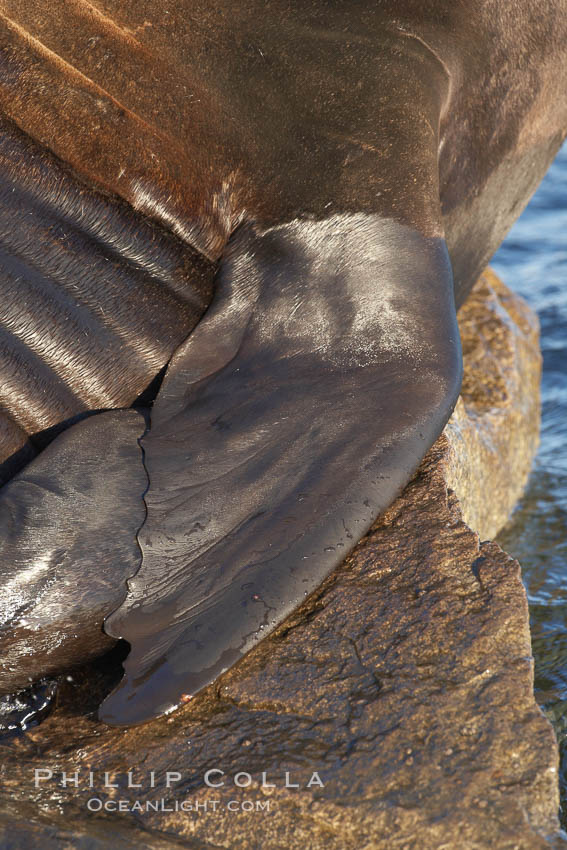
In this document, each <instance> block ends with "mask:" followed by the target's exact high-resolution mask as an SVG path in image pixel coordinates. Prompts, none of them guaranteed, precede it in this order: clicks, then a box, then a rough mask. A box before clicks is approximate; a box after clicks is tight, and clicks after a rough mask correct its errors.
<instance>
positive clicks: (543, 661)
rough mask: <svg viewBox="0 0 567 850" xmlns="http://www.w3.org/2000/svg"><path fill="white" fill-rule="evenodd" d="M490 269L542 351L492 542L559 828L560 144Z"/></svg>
mask: <svg viewBox="0 0 567 850" xmlns="http://www.w3.org/2000/svg"><path fill="white" fill-rule="evenodd" d="M491 265H492V267H493V268H494V270H495V271H496V272H497V274H498V275H499V276H500V277H501V278H502V280H503V281H504V282H505V283H506V284H507V285H508V286H510V288H511V289H513V290H514V291H515V292H518V293H519V294H520V295H522V296H523V297H524V298H525V299H526V300H527V301H528V302H529V304H530V305H531V306H532V307H533V308H534V309H535V310H536V312H537V314H538V316H539V320H540V324H541V347H542V352H543V378H542V429H541V444H540V449H539V452H538V455H537V458H536V461H535V464H534V468H533V470H532V474H531V477H530V480H529V484H528V487H527V489H526V492H525V495H524V497H523V499H522V501H521V502H520V504H519V505H518V506H517V508H516V510H515V512H514V514H513V516H512V518H511V521H510V522H509V523H508V525H507V526H506V528H505V529H504V530H503V532H501V534H500V535H499V537H498V542H499V543H500V545H501V546H502V548H503V549H505V550H506V551H507V552H509V554H510V555H513V556H514V557H516V558H518V560H519V561H520V564H521V565H522V572H523V578H524V584H525V586H526V590H527V593H528V599H529V603H530V617H531V630H532V648H533V654H534V658H535V676H536V679H535V695H536V699H537V701H538V703H539V705H540V706H541V707H542V709H543V710H544V712H545V713H546V714H547V716H548V717H549V719H550V720H551V722H552V724H553V726H554V729H555V731H556V734H557V738H558V741H559V747H560V753H561V769H560V785H561V802H562V812H561V816H562V822H563V826H564V827H566V826H567V143H566V144H565V145H564V146H563V148H562V149H561V150H560V152H559V154H558V155H557V157H556V159H555V162H554V163H553V165H552V166H551V169H550V170H549V171H548V173H547V175H546V177H545V179H544V180H543V183H542V184H541V186H540V187H539V189H538V191H537V192H536V194H535V195H534V196H533V198H532V200H531V201H530V203H529V205H528V207H527V208H526V210H525V211H524V213H523V214H522V216H521V218H520V219H519V220H518V221H517V222H516V224H515V225H514V227H513V229H512V230H511V231H510V233H509V234H508V237H507V238H506V240H505V242H504V243H503V244H502V246H501V248H500V250H499V251H498V253H497V254H496V255H495V256H494V258H493V260H492V263H491Z"/></svg>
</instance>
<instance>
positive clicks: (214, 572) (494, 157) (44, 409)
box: [0, 0, 567, 725]
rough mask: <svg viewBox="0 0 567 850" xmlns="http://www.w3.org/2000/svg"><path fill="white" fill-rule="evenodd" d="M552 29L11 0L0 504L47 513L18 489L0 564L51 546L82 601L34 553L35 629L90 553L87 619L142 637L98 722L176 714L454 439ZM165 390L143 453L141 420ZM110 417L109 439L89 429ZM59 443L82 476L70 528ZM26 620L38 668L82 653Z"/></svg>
mask: <svg viewBox="0 0 567 850" xmlns="http://www.w3.org/2000/svg"><path fill="white" fill-rule="evenodd" d="M566 13H567V5H566V3H565V2H563V1H562V0H554V2H551V3H549V4H547V5H546V7H545V14H543V13H542V10H541V6H540V5H539V4H537V3H536V2H535V0H522V2H520V3H518V2H514V3H512V2H511V0H505V2H496V0H493V2H491V1H490V0H489V2H487V3H486V2H483V3H477V2H472V3H471V2H466V3H465V2H464V0H458V2H451V3H449V2H439V0H438V2H425V3H424V2H417V0H415V2H411V0H407V1H406V0H404V2H402V3H400V2H393V0H392V2H382V3H376V2H364V0H363V2H360V3H356V4H352V3H351V2H348V3H347V2H339V0H336V2H333V3H324V2H322V0H312V2H304V3H293V4H290V3H288V2H281V0H273V2H269V3H265V2H262V3H259V2H256V0H251V2H247V3H239V4H226V3H223V2H215V3H210V2H207V3H203V4H201V3H188V2H187V0H174V2H172V3H169V4H168V9H167V10H163V9H161V8H160V9H157V8H156V7H155V4H153V3H145V2H142V3H140V2H136V3H133V2H129V0H104V2H97V3H95V4H90V3H78V2H77V3H75V2H72V3H64V2H63V0H57V1H56V2H55V3H53V2H50V3H49V4H44V3H37V2H33V3H32V2H28V0H13V2H10V0H4V2H2V4H1V14H2V16H3V17H2V19H1V27H0V39H1V43H2V49H3V60H2V66H1V70H0V81H1V85H0V110H1V113H2V115H3V122H4V123H3V127H2V134H1V140H0V172H1V174H2V177H3V188H2V194H1V195H0V200H1V207H0V248H1V252H2V253H1V256H0V260H1V262H0V269H1V273H0V287H1V290H2V295H3V299H2V301H3V304H4V306H3V308H2V310H3V313H2V314H1V315H0V322H1V326H0V327H1V332H0V370H1V372H2V375H3V384H2V386H3V387H4V388H5V389H3V390H2V393H3V394H2V395H0V404H1V412H2V420H1V431H0V445H1V447H2V458H3V460H4V464H3V474H4V477H5V480H9V479H10V478H11V476H13V475H14V474H16V478H15V479H13V481H11V482H10V483H9V484H8V485H6V486H5V487H4V488H3V489H2V490H0V510H3V511H6V510H14V508H13V502H14V496H13V495H11V494H13V493H14V492H16V493H17V492H18V486H20V487H21V489H23V490H24V491H25V490H26V488H25V487H23V485H18V484H17V482H18V481H21V480H24V479H23V478H22V476H27V477H28V479H29V478H30V476H31V477H32V478H33V479H34V480H37V481H39V487H38V495H37V499H38V505H39V504H40V503H41V504H43V503H45V500H46V496H45V493H47V494H48V495H49V493H52V492H55V493H57V494H59V495H58V498H59V501H58V502H57V503H56V504H55V502H54V508H53V510H48V511H45V510H44V511H39V510H35V509H34V507H33V504H31V503H30V506H29V509H28V510H27V512H24V514H23V515H22V519H21V521H19V522H20V525H18V535H19V536H20V537H21V539H22V540H25V541H28V540H33V541H37V551H36V552H34V553H33V556H32V555H31V554H30V555H29V556H28V555H27V552H28V549H27V548H26V546H27V545H28V544H27V543H26V546H24V547H23V548H22V549H21V551H18V552H17V553H16V554H17V557H15V558H14V556H13V554H12V550H9V548H8V549H7V548H6V547H7V546H8V547H9V546H12V547H13V545H14V539H16V544H15V545H16V548H17V547H18V545H19V544H18V542H17V540H18V539H19V538H18V537H16V538H12V539H8V541H7V542H6V543H5V544H4V550H3V556H4V558H3V561H0V570H1V571H2V574H3V575H4V577H5V581H6V582H7V583H9V582H12V583H14V582H16V584H17V582H18V581H20V583H21V574H22V572H23V571H24V570H26V569H28V570H29V569H30V560H33V563H35V564H38V563H39V564H40V565H41V564H43V565H45V564H49V565H51V564H52V563H54V562H52V561H49V559H47V561H46V554H45V551H44V549H45V546H46V544H45V543H44V542H43V541H44V540H48V539H51V538H50V535H51V537H54V538H56V539H57V541H58V545H60V547H61V551H60V552H59V554H58V557H61V558H63V559H64V561H65V563H69V565H70V566H72V564H73V563H75V564H76V576H75V581H76V586H74V587H72V586H71V585H69V584H64V583H63V582H61V581H57V570H56V569H55V567H52V566H46V567H45V576H43V577H42V582H43V584H42V585H41V586H42V588H44V585H45V582H47V585H45V586H47V591H45V590H42V592H46V593H48V594H49V595H50V597H49V598H50V605H51V608H50V611H52V612H53V613H52V615H51V623H50V624H45V629H47V630H49V629H58V628H59V622H61V623H63V624H64V614H63V612H64V611H65V610H66V609H68V607H69V602H70V600H71V599H72V598H73V596H78V597H80V598H87V599H88V598H89V587H90V586H91V584H92V581H93V579H92V569H91V570H90V571H89V570H88V569H87V568H86V567H85V565H86V564H87V563H88V562H89V561H90V562H91V563H92V562H93V560H94V562H96V560H97V559H99V560H100V561H102V562H103V563H104V567H105V569H104V581H103V582H101V587H102V596H103V597H104V598H103V599H102V605H101V604H100V603H101V599H100V594H99V595H98V596H97V604H96V607H95V605H94V603H93V609H92V614H93V616H92V619H90V621H89V612H88V611H87V612H84V613H85V614H86V616H84V617H83V615H82V620H81V622H84V628H85V630H87V623H88V628H89V629H91V630H92V629H93V627H94V628H95V629H97V630H98V631H99V632H100V627H101V623H102V618H103V617H104V616H105V615H106V620H105V625H104V629H105V632H106V635H107V637H109V638H110V637H114V638H119V637H122V638H125V639H126V640H127V641H128V642H129V644H130V646H131V651H130V654H129V656H128V658H127V659H126V662H125V665H124V668H125V676H124V679H123V680H122V682H121V683H120V685H119V686H118V688H117V689H116V690H115V691H114V692H113V693H112V694H110V695H109V697H108V698H107V699H106V700H105V702H104V704H103V706H102V708H101V717H102V718H103V719H104V720H105V721H107V722H109V723H115V724H119V725H120V724H131V723H139V722H143V721H145V720H148V719H150V718H151V717H154V716H156V715H159V714H161V713H164V712H167V711H170V710H172V709H173V708H174V707H175V706H176V705H178V704H179V702H180V701H181V700H182V698H185V697H186V696H187V695H192V694H194V693H196V692H198V690H199V689H200V688H201V687H203V685H205V684H207V683H208V682H210V681H212V680H213V679H214V678H215V677H216V676H218V675H219V674H220V673H222V671H223V670H225V669H226V668H227V667H228V666H230V665H231V664H233V663H235V662H236V661H237V660H238V659H239V658H240V657H241V656H242V655H243V654H244V653H245V652H246V651H247V650H248V649H249V648H250V647H251V646H253V645H254V643H256V642H257V641H258V640H260V639H261V637H262V636H264V635H265V634H266V633H267V631H269V630H270V629H271V628H273V627H274V626H275V625H276V624H277V623H279V622H281V620H282V619H283V618H284V617H285V616H286V615H287V614H288V613H289V612H290V611H292V610H293V608H294V607H295V606H296V605H297V604H298V603H299V602H300V601H301V600H302V599H303V598H304V597H305V595H306V594H308V593H310V592H311V591H312V590H314V589H315V588H316V587H317V586H318V584H319V583H320V582H321V581H322V579H323V578H324V577H325V576H326V575H327V574H328V573H329V572H330V570H332V569H333V567H334V566H336V565H337V564H338V563H339V562H340V561H341V560H342V559H343V558H344V556H345V554H346V553H347V552H348V551H349V550H350V549H351V548H352V547H353V546H354V544H355V543H356V542H357V540H359V539H360V538H361V536H362V535H363V534H364V533H365V531H366V530H367V529H368V527H369V526H370V524H371V523H372V521H373V520H374V518H375V517H376V515H377V514H378V513H379V512H380V511H382V510H383V509H384V508H386V507H387V505H388V504H389V503H390V502H391V501H392V500H393V499H394V498H395V496H396V495H397V494H398V493H399V492H400V490H401V488H403V486H404V485H405V483H406V482H407V481H408V480H409V477H410V476H411V474H412V473H413V471H414V470H415V469H416V468H417V465H418V464H419V462H420V460H421V458H422V457H423V455H424V454H425V452H426V451H427V449H428V448H429V447H430V446H431V445H432V443H433V442H434V440H435V439H436V437H437V436H438V434H439V433H440V431H441V430H442V428H443V426H444V424H445V423H446V421H447V419H448V417H449V415H450V413H451V410H452V408H453V405H454V403H455V401H456V398H457V395H458V391H459V385H460V375H461V361H460V347H459V339H458V330H457V325H456V316H455V309H456V307H458V306H459V304H461V303H462V302H463V301H464V299H465V298H466V296H467V294H468V292H469V291H470V288H471V286H472V284H473V282H474V281H475V279H476V278H477V276H478V274H479V273H480V271H481V270H482V268H483V267H484V265H485V264H486V262H487V261H488V259H489V257H490V256H491V254H492V253H493V252H494V250H495V249H496V248H497V247H498V245H499V244H500V242H501V240H502V239H503V237H504V235H505V234H506V232H507V230H508V229H509V227H510V226H511V224H512V223H513V221H514V220H515V218H516V217H517V216H518V215H519V213H520V212H521V210H522V209H523V207H524V205H525V204H526V203H527V200H528V199H529V197H530V195H531V193H532V192H533V190H534V189H535V187H536V186H537V184H538V183H539V181H540V180H541V178H542V176H543V174H544V173H545V171H546V169H547V167H548V165H549V163H550V162H551V160H552V158H553V156H554V154H555V152H556V151H557V149H558V147H559V145H560V144H561V141H562V140H563V138H564V137H565V134H566V132H567V95H566V92H567V85H566V84H567V14H566ZM213 275H214V285H213ZM213 288H214V296H213V300H212V303H210V306H209V307H208V310H207V312H206V313H205V315H204V317H203V318H201V316H202V315H203V312H204V310H205V307H206V305H207V303H208V302H209V299H210V295H211V292H212V290H213ZM199 320H200V321H199ZM197 323H198V324H197ZM165 367H167V371H166V372H165V377H164V380H163V383H162V384H161V386H160V378H161V376H162V375H163V372H164V369H165ZM152 402H153V405H152V408H151V412H150V422H149V426H148V428H147V430H145V432H144V436H143V437H141V446H142V448H143V455H142V452H141V451H140V447H139V445H138V439H139V435H135V434H134V431H135V430H136V429H135V427H134V420H132V419H131V418H130V419H129V420H126V418H125V417H128V416H129V417H132V416H133V415H137V414H133V413H132V412H128V411H126V410H124V408H128V407H130V406H131V405H136V404H150V403H152ZM109 408H121V409H122V410H117V412H116V413H115V414H112V415H113V416H114V417H115V419H114V420H112V423H114V424H113V425H112V427H111V433H110V434H109V435H107V436H106V437H104V436H102V437H101V436H100V435H99V436H97V435H96V434H94V432H93V434H94V436H93V439H92V440H86V439H85V438H84V437H82V436H81V434H82V433H84V432H81V434H80V433H79V431H78V430H77V429H79V428H83V427H85V425H86V424H88V427H89V428H92V429H95V432H96V429H97V422H98V421H99V420H100V423H101V426H100V427H101V434H102V433H103V417H104V416H106V417H108V416H109V415H110V414H102V413H97V412H96V411H100V410H103V409H109ZM89 413H91V414H92V415H90V416H89V417H88V419H87V423H83V422H78V423H77V420H78V419H81V418H84V417H85V416H87V415H88V414H89ZM110 422H111V420H109V419H108V418H107V419H106V420H104V423H106V424H105V425H104V427H108V425H109V423H110ZM126 422H128V423H129V424H128V425H126ZM122 423H124V424H122ZM64 428H66V429H67V430H65V431H64V433H63V434H60V435H59V436H57V434H58V433H59V431H61V430H62V429H64ZM142 430H143V429H142ZM74 433H76V434H77V437H74ZM50 440H52V442H51V443H50V445H49V447H48V448H47V449H45V450H44V447H45V445H46V444H47V443H49V441H50ZM74 440H75V441H76V442H75V443H73V441H74ZM123 440H125V442H122V441H123ZM64 441H66V442H64ZM69 441H71V442H69ZM69 445H71V446H73V445H76V452H77V455H78V457H79V458H80V460H79V461H77V464H78V467H81V464H84V465H85V468H88V469H90V467H91V466H92V467H93V468H95V469H96V474H95V473H94V472H93V473H92V474H89V475H87V476H86V477H84V486H83V490H84V496H85V499H86V501H85V504H87V505H88V503H89V499H90V500H91V504H92V509H91V510H90V511H89V510H88V509H85V510H84V513H81V514H80V517H79V518H78V519H75V518H74V516H73V514H72V512H70V511H69V509H68V504H69V503H70V501H72V494H73V492H74V488H76V487H77V486H78V485H77V481H76V478H74V477H73V476H74V472H73V464H70V463H68V462H65V451H67V453H68V452H69ZM104 445H108V446H109V452H105V451H104V450H103V449H102V448H101V446H104ZM120 447H122V448H120ZM42 450H43V453H41V452H42ZM112 451H118V457H119V460H118V461H117V462H111V456H112ZM38 452H39V455H38V457H37V458H36V459H33V458H34V455H35V454H36V453H38ZM48 452H49V454H48ZM40 464H42V467H41V470H42V473H41V475H39V474H37V475H36V470H38V469H39V465H40ZM97 467H98V468H97ZM18 470H20V471H19V472H18ZM142 473H143V474H142ZM80 475H82V473H80ZM10 488H12V489H10ZM102 490H104V491H105V492H107V494H108V499H106V500H105V499H103V497H102V495H100V494H99V491H100V492H101V493H102ZM119 493H122V494H125V495H123V496H118V494H119ZM115 494H116V495H115ZM10 499H11V500H12V501H10ZM48 501H49V500H48ZM16 503H17V496H16ZM130 504H131V508H130ZM113 505H116V508H117V509H118V507H119V506H120V510H117V511H113ZM11 506H12V507H11ZM17 507H18V504H16V508H17ZM140 510H141V511H142V514H143V516H142V518H141V520H140ZM146 511H147V515H146ZM16 516H18V511H17V510H16ZM105 517H106V519H105ZM26 524H27V525H26ZM28 526H29V528H28ZM71 528H72V529H73V533H72V534H71V533H70V531H69V529H71ZM53 529H56V532H55V533H54V531H53ZM109 539H112V541H113V543H114V544H115V545H116V547H117V549H122V550H123V551H127V552H128V553H129V555H128V557H127V558H126V560H124V558H122V557H118V556H117V554H116V552H114V551H113V548H112V546H110V547H109V546H108V540H109ZM68 541H71V542H68ZM22 545H23V544H22ZM133 546H136V549H135V550H134V549H133V548H132V547H133ZM52 548H53V547H52ZM50 551H51V550H50ZM8 553H9V554H8ZM22 553H23V554H22ZM86 553H88V557H86ZM20 555H21V557H20ZM119 562H120V563H119ZM114 565H116V573H115V575H114V574H113V566H114ZM126 578H128V579H129V581H128V584H127V586H126V585H125V584H124V581H125V579H126ZM44 579H45V581H44ZM114 579H115V580H114ZM33 595H34V594H33V593H32V594H31V597H33ZM29 604H33V599H32V601H31V602H30V603H29ZM102 612H104V613H102ZM17 616H18V617H20V618H21V613H18V614H17ZM15 617H16V615H15V614H13V613H12V614H9V615H7V620H6V621H5V624H4V629H3V631H2V634H3V635H6V636H7V637H6V638H2V639H3V640H6V641H9V640H10V639H12V638H10V637H9V636H10V635H12V636H13V633H14V628H16V626H17V623H16V621H15V619H14V618H15ZM40 631H41V629H38V630H37V634H38V639H37V641H35V638H34V635H33V634H32V635H30V637H29V644H28V647H29V653H28V654H29V656H30V657H31V658H33V660H34V661H33V663H32V664H31V667H30V670H29V672H28V673H27V674H26V675H27V677H28V679H29V678H32V679H33V678H34V676H38V677H39V676H41V675H43V673H44V672H46V670H47V669H48V670H50V671H51V670H55V669H61V668H63V667H65V666H69V665H72V664H74V663H78V662H79V661H80V660H81V659H82V658H83V657H85V655H86V651H85V643H84V641H81V639H80V636H79V639H76V640H71V639H67V640H66V639H65V637H64V634H63V633H64V632H65V628H64V627H63V628H62V629H61V630H60V633H61V635H62V637H61V642H60V644H59V645H58V646H57V647H55V648H54V647H53V646H50V647H49V648H48V649H46V644H45V641H44V643H43V644H42V643H41V641H40V640H39V632H40ZM85 634H86V631H85ZM48 643H49V642H48ZM0 645H1V644H0ZM47 656H49V658H47ZM16 667H17V665H16ZM1 681H2V682H3V684H2V687H3V688H4V689H5V690H9V689H10V688H16V687H21V682H20V679H18V676H17V674H16V673H13V674H11V673H10V670H7V671H6V676H5V678H4V679H2V680H1Z"/></svg>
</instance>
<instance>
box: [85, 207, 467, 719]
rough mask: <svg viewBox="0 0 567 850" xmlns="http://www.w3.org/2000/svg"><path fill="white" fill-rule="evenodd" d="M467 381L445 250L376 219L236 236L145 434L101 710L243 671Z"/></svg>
mask: <svg viewBox="0 0 567 850" xmlns="http://www.w3.org/2000/svg"><path fill="white" fill-rule="evenodd" d="M460 376H461V360H460V343H459V334H458V328H457V324H456V317H455V310H454V304H453V289H452V276H451V268H450V264H449V260H448V256H447V252H446V248H445V243H444V241H443V240H442V239H440V238H426V237H424V236H422V235H421V234H419V233H418V232H416V231H415V230H413V229H411V228H410V227H407V226H405V225H402V224H399V223H397V222H394V221H393V220H390V219H382V218H380V217H379V216H377V215H365V214H350V215H347V214H345V215H336V216H333V217H332V218H330V219H328V220H326V221H318V222H317V221H295V222H291V223H289V224H285V225H281V226H278V227H274V228H270V229H266V230H263V231H260V230H254V228H252V227H243V228H241V229H240V231H238V232H237V233H236V234H235V236H234V237H233V240H232V242H231V244H230V245H229V248H228V250H227V253H226V255H225V258H224V260H223V263H222V264H221V268H220V271H219V274H218V279H217V292H216V295H215V298H214V300H213V303H212V305H211V307H210V308H209V311H208V313H207V314H206V315H205V317H204V319H203V320H202V321H201V323H200V324H199V325H198V326H197V328H196V329H195V331H194V332H193V333H192V334H191V335H190V336H189V338H188V339H187V341H186V342H185V343H184V345H183V346H182V347H181V348H180V349H179V350H178V352H177V353H176V355H175V356H174V358H173V360H172V361H171V363H170V366H169V368H168V372H167V374H166V377H165V380H164V383H163V386H162V388H161V390H160V393H159V394H158V397H157V399H156V402H155V405H154V409H153V412H152V422H151V429H150V430H149V431H148V433H147V434H146V436H145V437H144V439H143V447H144V451H145V464H146V469H147V472H148V476H149V482H150V484H149V489H148V492H147V494H146V505H147V519H146V522H145V524H144V525H143V527H142V529H141V531H140V533H139V538H138V539H139V543H140V547H141V550H142V554H143V561H142V567H141V569H140V571H139V573H138V574H137V575H136V576H135V577H134V578H132V579H131V580H130V582H129V594H128V596H127V599H126V601H125V602H124V604H123V605H122V607H121V608H119V609H118V610H117V611H116V612H115V613H114V614H113V615H112V616H110V617H109V618H107V620H106V623H105V629H106V631H107V632H108V633H109V634H111V635H113V636H115V637H123V638H125V639H126V640H128V641H129V642H130V644H131V647H132V648H131V652H130V655H129V657H128V659H127V660H126V662H125V671H126V672H125V677H124V679H123V680H122V682H121V683H120V685H119V686H118V688H117V689H116V690H115V691H114V692H113V693H112V694H111V695H110V696H109V697H108V698H107V699H106V701H105V702H104V703H103V705H102V708H101V717H102V719H103V720H105V721H106V722H109V723H114V724H118V725H123V724H132V723H137V722H143V721H145V720H148V719H149V718H151V717H153V716H156V715H159V714H162V713H164V712H167V711H168V710H171V709H172V708H173V707H174V706H176V705H178V704H179V702H180V700H181V696H182V694H194V693H196V692H197V691H198V690H199V689H200V688H202V687H203V686H204V685H206V684H207V683H209V682H211V681H212V680H213V679H214V678H215V677H216V676H217V675H218V674H220V673H221V672H222V671H223V670H225V669H226V668H227V667H229V666H230V665H232V664H233V663H234V662H235V661H236V660H237V659H238V658H240V657H241V656H242V655H243V654H244V653H245V652H246V651H247V650H249V649H250V648H251V647H252V646H253V645H254V644H255V643H256V642H258V641H259V640H260V639H261V638H262V637H264V636H265V635H266V634H267V633H268V632H269V631H270V630H271V629H272V628H274V626H275V625H277V624H278V623H279V622H281V621H282V619H283V618H284V617H285V616H286V615H287V614H289V613H290V612H291V611H292V610H293V609H294V608H295V607H296V606H297V605H298V604H299V603H300V602H301V601H302V600H303V599H304V598H305V596H306V595H307V594H308V593H310V592H311V591H313V590H314V589H315V588H316V587H317V586H318V585H319V584H320V582H321V581H322V580H323V579H324V578H325V576H326V575H327V574H328V573H329V572H330V571H331V570H332V569H333V567H335V566H336V565H337V564H339V563H340V562H341V561H342V559H343V558H344V557H345V555H346V554H347V553H348V551H349V550H350V549H351V548H352V547H353V545H354V544H355V543H356V542H357V540H359V539H360V537H361V536H362V535H363V534H364V533H365V532H366V531H367V529H368V528H369V526H370V525H371V523H372V522H373V520H374V519H375V517H376V516H377V514H378V513H379V512H380V511H381V510H383V509H384V508H385V507H386V506H387V505H388V504H389V503H390V502H391V501H392V499H393V498H394V497H395V496H396V494H397V493H398V492H399V491H400V490H401V488H402V487H403V486H404V485H405V484H406V482H407V481H408V479H409V477H410V476H411V474H412V473H413V471H414V470H415V469H416V467H417V465H418V464H419V462H420V460H421V458H422V457H423V455H424V453H425V452H426V450H427V449H428V448H429V446H431V444H432V443H433V441H434V440H435V438H436V437H437V436H438V434H439V433H440V431H441V429H442V428H443V426H444V424H445V422H446V421H447V419H448V417H449V415H450V413H451V410H452V408H453V405H454V403H455V401H456V398H457V395H458V391H459V386H460Z"/></svg>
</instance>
